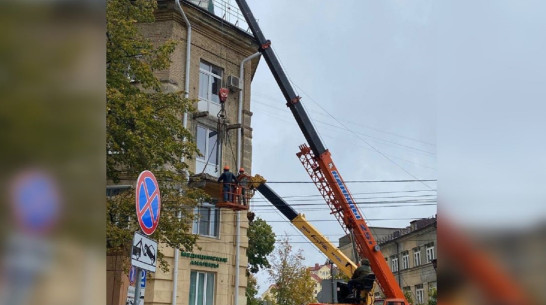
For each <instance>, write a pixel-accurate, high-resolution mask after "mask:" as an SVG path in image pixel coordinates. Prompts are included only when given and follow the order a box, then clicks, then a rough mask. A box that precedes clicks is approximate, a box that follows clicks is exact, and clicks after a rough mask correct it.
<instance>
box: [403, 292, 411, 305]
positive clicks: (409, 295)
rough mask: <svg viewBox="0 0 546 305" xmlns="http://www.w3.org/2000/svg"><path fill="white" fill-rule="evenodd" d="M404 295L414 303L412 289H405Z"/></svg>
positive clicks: (409, 301)
mask: <svg viewBox="0 0 546 305" xmlns="http://www.w3.org/2000/svg"><path fill="white" fill-rule="evenodd" d="M404 297H405V298H406V301H408V303H409V304H413V295H412V293H411V290H404Z"/></svg>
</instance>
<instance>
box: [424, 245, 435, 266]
mask: <svg viewBox="0 0 546 305" xmlns="http://www.w3.org/2000/svg"><path fill="white" fill-rule="evenodd" d="M425 253H426V255H427V263H431V262H432V261H433V260H434V258H435V257H434V245H428V246H427V247H426V250H425ZM429 254H430V255H429Z"/></svg>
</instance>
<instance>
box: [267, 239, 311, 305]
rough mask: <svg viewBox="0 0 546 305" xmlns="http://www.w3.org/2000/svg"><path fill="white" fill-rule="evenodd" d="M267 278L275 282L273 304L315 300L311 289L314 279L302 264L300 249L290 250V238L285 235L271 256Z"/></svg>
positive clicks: (301, 302) (290, 303)
mask: <svg viewBox="0 0 546 305" xmlns="http://www.w3.org/2000/svg"><path fill="white" fill-rule="evenodd" d="M271 265H272V266H271V269H269V270H268V272H269V278H270V280H271V281H273V282H274V283H275V287H274V288H272V289H271V292H272V293H273V295H274V296H275V304H278V305H301V304H308V303H312V302H315V301H316V300H315V297H314V295H313V291H314V289H315V281H314V280H313V279H312V278H311V272H310V271H309V270H308V269H307V268H306V267H305V266H304V265H303V254H302V251H301V249H300V250H299V251H297V252H295V253H294V252H293V251H292V246H291V245H290V240H289V239H288V237H285V238H284V239H283V240H282V241H281V242H280V244H279V245H278V247H277V250H276V253H275V254H274V255H273V256H272V258H271Z"/></svg>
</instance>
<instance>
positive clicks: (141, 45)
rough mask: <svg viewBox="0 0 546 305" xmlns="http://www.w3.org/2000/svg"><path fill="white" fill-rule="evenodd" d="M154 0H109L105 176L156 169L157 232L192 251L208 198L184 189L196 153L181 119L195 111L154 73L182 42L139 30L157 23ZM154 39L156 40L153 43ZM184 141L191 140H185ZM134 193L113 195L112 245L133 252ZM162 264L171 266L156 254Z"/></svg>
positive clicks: (111, 248) (119, 250) (109, 205)
mask: <svg viewBox="0 0 546 305" xmlns="http://www.w3.org/2000/svg"><path fill="white" fill-rule="evenodd" d="M156 7H157V2H156V1H150V0H134V1H131V0H107V6H106V16H107V33H106V36H107V42H106V46H107V48H106V61H107V66H106V77H107V78H106V110H107V116H106V128H107V135H106V154H107V157H106V174H107V179H108V180H109V181H112V182H114V183H118V182H120V181H121V180H124V181H131V182H129V183H132V181H135V180H136V178H137V176H138V174H139V173H140V172H141V171H143V170H151V171H152V172H153V173H154V174H155V176H156V177H157V179H158V183H159V186H160V190H161V203H162V209H161V221H160V222H159V226H158V229H157V230H156V232H155V233H154V234H153V236H152V238H154V239H156V240H157V241H159V242H161V243H164V244H166V245H168V246H170V247H173V248H179V249H183V250H185V251H189V250H191V248H192V247H193V245H194V244H195V240H196V236H194V235H192V234H189V233H187V232H191V231H190V229H191V220H192V208H193V207H194V206H195V205H196V204H197V202H199V201H200V200H204V198H205V196H204V194H203V193H202V192H200V191H198V190H190V189H185V185H186V183H185V176H186V175H185V169H187V167H188V166H187V164H185V163H184V162H182V161H181V160H182V158H186V159H191V158H192V157H193V156H194V155H195V154H197V148H196V145H195V144H194V143H193V142H192V141H193V139H192V136H191V134H190V133H189V131H188V130H187V129H185V128H183V126H182V123H181V117H182V115H183V113H184V112H186V111H188V112H189V111H193V109H192V103H193V102H192V101H191V100H187V99H184V98H182V93H183V92H169V93H166V92H163V91H162V86H161V82H160V80H159V79H158V78H157V77H156V76H155V74H154V73H155V72H157V71H160V70H164V69H167V68H168V67H169V65H170V58H169V57H170V55H171V53H172V52H173V51H174V49H175V46H176V43H175V42H174V41H167V42H165V43H163V44H159V45H158V46H154V43H152V42H151V41H150V40H148V39H146V38H145V37H144V36H143V35H142V34H141V33H140V32H139V29H138V26H139V24H143V23H151V22H153V21H154V14H153V13H154V10H155V9H156ZM155 43H156V42H155ZM183 139H186V141H182V140H183ZM134 196H135V195H134V191H129V192H126V193H123V194H120V195H118V196H115V197H113V198H109V199H108V200H107V214H106V215H107V236H106V239H107V250H108V252H109V253H115V254H120V255H124V256H126V255H128V254H129V248H130V245H131V240H132V235H133V232H134V231H136V230H137V229H138V223H137V221H136V217H135V216H136V215H135V207H134V202H135V198H134ZM158 261H159V262H160V266H161V268H162V269H163V270H168V265H167V263H166V261H165V260H164V259H163V254H162V253H161V252H158Z"/></svg>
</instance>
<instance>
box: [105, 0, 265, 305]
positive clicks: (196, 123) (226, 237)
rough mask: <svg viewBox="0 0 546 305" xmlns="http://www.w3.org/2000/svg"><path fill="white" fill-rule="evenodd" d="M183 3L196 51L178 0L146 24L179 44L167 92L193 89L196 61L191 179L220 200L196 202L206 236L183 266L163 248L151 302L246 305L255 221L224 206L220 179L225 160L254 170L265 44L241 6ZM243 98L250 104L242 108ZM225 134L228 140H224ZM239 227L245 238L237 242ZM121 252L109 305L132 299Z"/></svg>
mask: <svg viewBox="0 0 546 305" xmlns="http://www.w3.org/2000/svg"><path fill="white" fill-rule="evenodd" d="M180 3H181V6H182V10H183V13H184V14H185V16H186V17H187V20H188V21H189V23H190V24H191V36H190V37H191V48H190V56H189V57H188V53H187V49H186V45H187V41H188V37H189V35H188V25H187V24H186V22H185V18H184V16H183V14H182V12H181V11H180V10H179V9H178V7H177V4H176V2H175V1H173V0H169V1H166V0H158V9H157V11H156V13H155V22H153V23H150V24H140V25H139V28H140V30H141V32H142V33H143V34H144V36H145V37H147V38H149V39H151V40H152V41H153V42H154V43H157V44H160V43H164V42H166V41H168V40H175V41H177V42H179V44H178V45H177V47H176V50H175V51H174V53H173V54H172V56H171V61H172V63H171V65H170V67H169V69H168V70H165V71H160V72H158V73H157V76H158V77H159V79H160V80H161V82H162V85H163V90H164V91H165V92H179V91H185V83H186V67H187V66H188V65H189V68H190V69H189V77H188V80H189V88H188V90H187V92H188V98H189V99H193V100H195V101H196V103H195V108H196V109H197V110H198V112H197V113H196V114H195V115H189V116H188V119H187V128H188V129H189V130H190V131H191V133H192V134H193V136H194V139H195V142H196V144H197V147H198V148H199V150H200V151H201V153H202V156H195V158H194V159H192V160H186V163H188V165H189V170H190V172H191V173H192V177H191V179H190V182H191V183H194V185H195V186H198V187H203V188H204V189H205V191H206V192H208V193H209V194H210V195H211V197H212V198H213V200H212V201H211V202H208V203H203V204H202V205H201V206H199V207H197V208H195V211H194V212H195V214H196V215H198V216H199V217H198V218H197V219H196V220H195V221H194V224H193V228H192V232H191V233H194V234H197V235H199V239H198V241H197V243H196V246H195V247H194V250H193V252H191V253H185V252H180V253H179V255H178V259H179V263H178V270H176V271H177V272H173V271H174V270H173V266H174V261H175V257H174V255H175V253H176V252H175V250H174V249H163V250H162V251H163V253H164V254H165V259H166V261H167V262H169V264H170V271H169V272H162V271H161V270H160V268H158V269H157V272H156V273H155V274H153V275H152V276H151V278H149V279H148V281H147V284H146V289H145V292H146V293H145V303H146V305H148V304H150V305H151V304H171V305H177V304H184V305H186V304H189V305H231V304H234V305H235V304H237V305H245V304H246V297H245V289H246V285H247V278H246V268H247V263H248V260H247V257H246V247H247V245H248V239H247V234H246V230H247V229H248V221H247V219H246V217H240V222H237V221H236V219H237V217H236V215H237V213H235V212H234V211H233V210H230V209H224V208H222V209H219V208H217V207H216V205H215V201H216V200H217V199H218V197H219V196H220V193H219V192H220V188H219V185H218V184H217V182H216V180H217V178H218V176H219V175H220V174H221V171H222V167H223V166H224V165H229V166H230V167H231V168H232V169H236V168H237V167H238V166H242V167H244V168H245V169H246V172H247V173H249V174H250V172H251V164H252V129H251V127H250V126H251V117H252V113H251V112H250V83H251V80H252V77H253V75H254V73H255V71H256V69H257V66H258V63H259V60H260V56H254V57H252V58H249V57H250V56H251V55H254V54H255V53H256V52H257V50H258V45H257V44H256V42H255V40H254V38H253V36H252V34H250V33H249V31H248V27H247V26H246V23H245V22H244V18H243V17H242V15H240V12H239V10H238V7H237V6H236V5H235V6H233V5H230V4H229V3H228V2H224V1H214V2H213V1H212V0H208V1H196V0H193V1H183V0H180ZM245 59H248V60H247V61H245V64H244V69H243V77H242V78H241V77H240V75H239V74H240V68H241V64H242V62H243V60H245ZM222 87H225V88H228V89H229V95H228V97H227V100H226V101H225V113H223V118H224V119H225V121H224V122H225V125H224V128H223V129H222V130H218V128H219V127H221V126H220V125H219V117H218V114H219V112H220V110H221V104H220V97H219V90H220V88H222ZM240 94H241V96H240ZM240 97H241V98H242V100H241V102H242V107H240V106H239V105H240V104H239V103H240V100H239V99H240ZM181 124H182V121H181ZM221 128H222V127H221ZM219 135H221V136H222V139H221V141H217V140H218V136H219ZM122 184H123V185H125V186H130V185H132V184H134V181H129V180H125V181H122ZM110 188H111V189H112V188H113V189H115V188H116V187H115V186H112V187H110ZM238 229H239V232H240V234H239V236H240V240H239V244H237V243H236V232H237V230H238ZM237 253H239V261H238V263H236V256H237ZM118 258H119V257H109V258H108V267H107V269H108V270H107V271H108V275H107V276H108V279H107V281H108V283H107V285H108V295H107V304H109V305H120V304H125V299H126V295H127V289H128V286H129V283H128V278H127V274H126V273H125V272H124V271H123V270H121V269H122V268H121V267H120V266H121V261H120V260H118ZM176 273H177V275H176ZM175 278H176V280H175ZM237 281H238V283H237Z"/></svg>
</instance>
